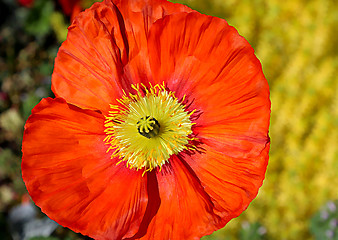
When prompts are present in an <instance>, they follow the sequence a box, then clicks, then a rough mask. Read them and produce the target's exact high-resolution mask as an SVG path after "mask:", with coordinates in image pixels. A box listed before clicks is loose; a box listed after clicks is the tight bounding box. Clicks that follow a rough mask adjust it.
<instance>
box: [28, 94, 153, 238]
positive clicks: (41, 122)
mask: <svg viewBox="0 0 338 240" xmlns="http://www.w3.org/2000/svg"><path fill="white" fill-rule="evenodd" d="M103 125H104V117H103V116H102V115H101V114H99V113H98V112H94V111H91V110H82V109H80V108H77V107H75V106H73V105H69V104H67V103H66V102H65V101H64V100H63V99H60V98H59V99H44V100H42V101H41V102H40V103H39V104H38V105H37V106H36V107H35V108H34V109H33V111H32V115H31V116H30V117H29V119H28V120H27V123H26V126H25V132H24V140H23V147H22V151H23V159H22V176H23V179H24V181H25V183H26V187H27V189H28V191H29V194H30V196H31V197H32V199H33V201H34V202H35V203H36V204H37V205H38V206H39V207H40V208H41V209H42V211H43V212H44V213H46V214H47V215H48V216H49V217H50V218H51V219H53V220H55V221H57V222H58V223H60V224H61V225H63V226H66V227H69V228H71V229H72V230H74V231H76V232H81V233H83V234H86V235H89V236H91V237H93V238H99V239H107V238H111V239H122V238H124V237H131V236H133V235H134V234H135V233H136V232H137V231H138V230H139V226H140V223H141V221H142V218H143V215H144V213H145V211H146V207H147V202H148V194H147V178H146V177H142V172H141V171H131V170H130V169H128V168H126V167H125V165H124V164H119V165H117V166H116V162H117V159H111V157H110V154H107V153H106V150H107V146H106V145H105V144H104V142H103V140H104V138H105V136H106V135H105V133H104V132H103V131H104V126H103Z"/></svg>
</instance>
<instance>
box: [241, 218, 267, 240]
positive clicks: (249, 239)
mask: <svg viewBox="0 0 338 240" xmlns="http://www.w3.org/2000/svg"><path fill="white" fill-rule="evenodd" d="M265 234H266V228H265V227H263V226H262V225H261V224H260V223H258V222H255V223H252V224H250V223H248V222H243V223H242V228H241V230H240V232H239V239H240V240H264V239H266V238H265Z"/></svg>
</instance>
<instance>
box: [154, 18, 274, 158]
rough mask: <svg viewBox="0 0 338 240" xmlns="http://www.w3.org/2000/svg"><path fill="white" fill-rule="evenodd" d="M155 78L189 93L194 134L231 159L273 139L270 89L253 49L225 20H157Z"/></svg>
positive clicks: (179, 94) (257, 149)
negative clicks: (269, 135)
mask: <svg viewBox="0 0 338 240" xmlns="http://www.w3.org/2000/svg"><path fill="white" fill-rule="evenodd" d="M148 44H149V46H152V47H149V57H150V65H151V69H152V72H153V75H154V79H156V81H157V82H158V83H161V82H165V83H166V86H167V87H168V88H169V89H170V90H172V91H174V92H175V95H176V96H177V97H178V98H179V99H180V98H183V96H184V95H186V104H187V110H188V111H191V110H194V109H196V113H195V114H194V115H193V116H192V119H193V121H194V122H195V123H196V125H195V126H194V132H195V134H197V135H198V137H199V138H200V139H201V141H202V142H203V143H206V144H208V145H209V146H212V147H213V148H215V149H217V150H218V151H220V152H222V153H224V154H227V155H228V156H232V157H246V156H255V155H257V154H259V153H260V151H262V149H263V148H264V147H265V144H266V143H267V142H268V141H269V138H268V135H267V133H268V128H269V119H270V100H269V87H268V84H267V81H266V79H265V77H264V75H263V72H262V67H261V64H260V62H259V61H258V59H257V58H256V56H255V55H254V50H253V49H252V47H251V46H250V45H249V43H248V42H247V41H246V40H245V39H244V38H243V37H241V36H240V35H239V34H238V32H237V31H236V29H234V28H233V27H231V26H229V25H228V24H227V23H226V21H224V20H222V19H219V18H215V17H211V16H206V15H202V14H200V13H181V14H176V15H171V16H166V17H164V18H163V19H161V20H158V21H157V22H156V23H155V24H154V25H153V26H152V28H151V31H150V35H149V43H148Z"/></svg>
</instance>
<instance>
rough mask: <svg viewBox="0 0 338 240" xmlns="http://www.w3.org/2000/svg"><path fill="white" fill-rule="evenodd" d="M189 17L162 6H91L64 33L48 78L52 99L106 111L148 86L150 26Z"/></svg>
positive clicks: (132, 2) (133, 1)
mask: <svg viewBox="0 0 338 240" xmlns="http://www.w3.org/2000/svg"><path fill="white" fill-rule="evenodd" d="M182 11H192V10H191V9H189V8H188V7H185V6H184V5H180V4H173V3H170V2H167V1H164V0H156V1H155V0H149V1H140V0H123V1H118V0H116V1H115V0H114V1H110V0H106V1H104V2H103V3H95V4H94V5H93V6H92V7H91V8H90V9H88V10H86V11H85V12H83V13H80V14H79V15H78V17H77V18H76V19H75V20H74V21H73V24H72V25H71V26H70V27H69V28H68V36H67V40H66V41H65V42H64V43H63V44H62V46H61V47H60V49H59V52H58V55H57V58H56V60H55V68H54V72H53V76H52V89H53V92H54V93H55V95H56V96H57V97H62V98H64V99H66V101H67V102H69V103H72V104H74V105H77V106H79V107H82V108H88V109H94V110H95V109H98V110H101V111H102V112H107V111H108V110H109V104H113V103H115V102H116V99H117V98H120V97H121V96H122V93H123V91H122V90H125V91H126V92H129V91H130V90H131V84H133V83H139V82H144V83H146V84H148V82H149V81H151V79H152V76H151V74H150V67H149V60H148V52H147V36H148V32H149V29H150V28H151V26H152V24H153V23H154V22H155V21H156V20H157V19H159V18H161V17H163V16H166V15H168V14H173V13H176V12H182Z"/></svg>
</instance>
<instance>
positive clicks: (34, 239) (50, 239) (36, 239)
mask: <svg viewBox="0 0 338 240" xmlns="http://www.w3.org/2000/svg"><path fill="white" fill-rule="evenodd" d="M29 240H60V239H59V238H56V237H32V238H30V239H29Z"/></svg>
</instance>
